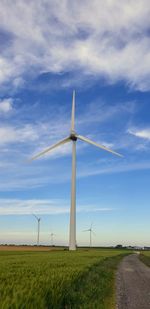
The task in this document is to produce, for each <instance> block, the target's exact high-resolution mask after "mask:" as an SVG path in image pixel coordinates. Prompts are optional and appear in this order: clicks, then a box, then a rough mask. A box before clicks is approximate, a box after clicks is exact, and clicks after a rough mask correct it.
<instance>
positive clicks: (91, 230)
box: [83, 223, 95, 248]
mask: <svg viewBox="0 0 150 309" xmlns="http://www.w3.org/2000/svg"><path fill="white" fill-rule="evenodd" d="M92 226H93V224H92V223H91V226H90V228H89V229H88V230H84V231H83V232H90V248H91V247H92V234H94V235H95V233H94V232H93V229H92Z"/></svg>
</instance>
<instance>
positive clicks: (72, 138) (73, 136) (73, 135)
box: [70, 132, 77, 142]
mask: <svg viewBox="0 0 150 309" xmlns="http://www.w3.org/2000/svg"><path fill="white" fill-rule="evenodd" d="M70 139H71V140H72V141H75V142H76V140H77V136H76V134H75V133H74V132H72V133H71V134H70Z"/></svg>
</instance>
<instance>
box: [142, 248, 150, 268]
mask: <svg viewBox="0 0 150 309" xmlns="http://www.w3.org/2000/svg"><path fill="white" fill-rule="evenodd" d="M140 260H141V261H142V262H143V263H145V264H146V265H147V266H149V267H150V251H142V252H141V254H140Z"/></svg>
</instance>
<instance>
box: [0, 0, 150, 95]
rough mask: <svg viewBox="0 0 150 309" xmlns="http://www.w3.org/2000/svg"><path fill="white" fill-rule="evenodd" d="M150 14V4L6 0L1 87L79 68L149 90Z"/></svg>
mask: <svg viewBox="0 0 150 309" xmlns="http://www.w3.org/2000/svg"><path fill="white" fill-rule="evenodd" d="M58 7H59V9H58ZM149 15H150V2H149V0H137V1H134V0H125V1H124V2H121V1H120V0H115V1H111V0H107V1H102V0H93V1H90V0H86V1H84V2H82V1H79V0H77V1H75V2H70V1H66V0H62V1H61V2H60V1H58V0H56V1H54V2H53V1H48V0H46V1H44V3H43V1H42V0H38V1H36V4H35V1H34V0H31V1H30V5H28V3H27V1H25V0H22V1H21V2H20V1H18V0H15V1H13V2H12V1H5V2H4V1H3V2H1V3H0V27H1V32H2V34H3V41H4V42H2V43H3V44H1V48H2V50H4V52H3V53H1V58H0V72H1V73H0V83H8V82H12V83H14V86H15V82H14V81H21V84H22V83H23V79H24V78H26V75H29V74H30V76H33V75H36V76H37V74H40V73H43V72H51V73H60V72H61V73H62V72H68V71H76V70H80V71H81V72H82V73H83V76H82V77H83V78H85V77H86V75H87V76H89V75H92V76H93V75H94V76H95V77H99V76H104V77H106V79H107V80H109V82H115V81H117V80H119V79H123V80H125V81H126V82H127V83H128V84H130V85H131V86H132V87H136V88H138V89H141V90H146V89H150V83H149V77H150V52H149V50H150V39H149V32H148V31H149V26H150V20H149ZM6 42H7V43H6ZM17 87H18V82H17Z"/></svg>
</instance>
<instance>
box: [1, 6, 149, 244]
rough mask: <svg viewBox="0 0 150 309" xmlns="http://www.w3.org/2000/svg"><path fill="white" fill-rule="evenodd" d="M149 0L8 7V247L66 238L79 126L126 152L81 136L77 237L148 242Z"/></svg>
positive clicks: (4, 181)
mask: <svg viewBox="0 0 150 309" xmlns="http://www.w3.org/2000/svg"><path fill="white" fill-rule="evenodd" d="M149 15H150V3H149V1H148V0H143V1H142V0H137V1H136V2H135V1H132V0H128V1H127V0H126V1H124V2H123V3H121V2H120V1H119V0H115V1H110V0H107V1H105V2H104V1H96V0H94V1H92V2H91V1H87V0H86V1H84V3H83V2H82V3H81V1H75V2H74V1H65V0H63V1H61V2H60V1H57V0H56V1H47V0H46V1H44V2H43V1H41V0H38V1H32V0H31V1H30V5H29V4H28V3H27V1H24V0H21V1H18V0H16V1H13V2H12V1H9V0H8V1H5V2H4V1H3V2H1V3H0V89H1V91H0V150H1V151H0V170H1V172H0V242H1V243H35V242H36V228H37V225H36V221H35V219H34V217H33V216H32V213H35V214H37V215H39V216H40V217H41V234H40V240H41V243H43V244H48V243H50V233H51V232H52V231H53V232H54V233H55V234H56V235H55V242H56V243H57V244H67V243H68V230H69V207H70V179H71V145H70V144H67V145H64V146H62V147H60V148H58V149H56V150H55V151H53V152H52V153H51V154H49V155H45V156H44V157H43V158H41V159H39V160H37V161H34V162H32V163H28V162H27V160H28V159H29V158H30V157H32V156H33V155H34V154H36V153H38V152H39V151H41V150H43V149H44V148H46V147H48V146H50V145H51V144H53V143H55V142H57V141H59V140H60V139H62V138H63V137H66V136H67V135H68V133H69V130H70V118H71V101H72V91H73V89H75V90H76V131H77V132H78V133H79V134H81V135H84V136H87V137H89V138H91V139H93V140H94V141H96V142H99V143H101V144H104V145H106V146H108V147H110V148H112V149H113V150H115V151H118V152H120V153H121V154H123V155H124V157H123V158H119V157H116V156H114V155H112V154H110V153H106V152H104V151H101V150H99V149H97V148H95V147H92V146H90V145H87V144H85V143H82V142H80V141H78V143H77V243H78V244H80V245H85V244H88V243H89V235H88V233H83V232H82V230H84V229H88V228H89V226H90V224H91V222H93V228H94V230H95V233H96V236H93V244H95V245H111V244H112V245H115V244H118V243H122V244H137V245H149V244H150V242H149V232H150V231H149V217H150V207H149V201H150V190H149V179H150V160H149V151H150V122H149V115H150V106H149V93H150V82H149V81H150V38H149V29H150V22H149Z"/></svg>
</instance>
